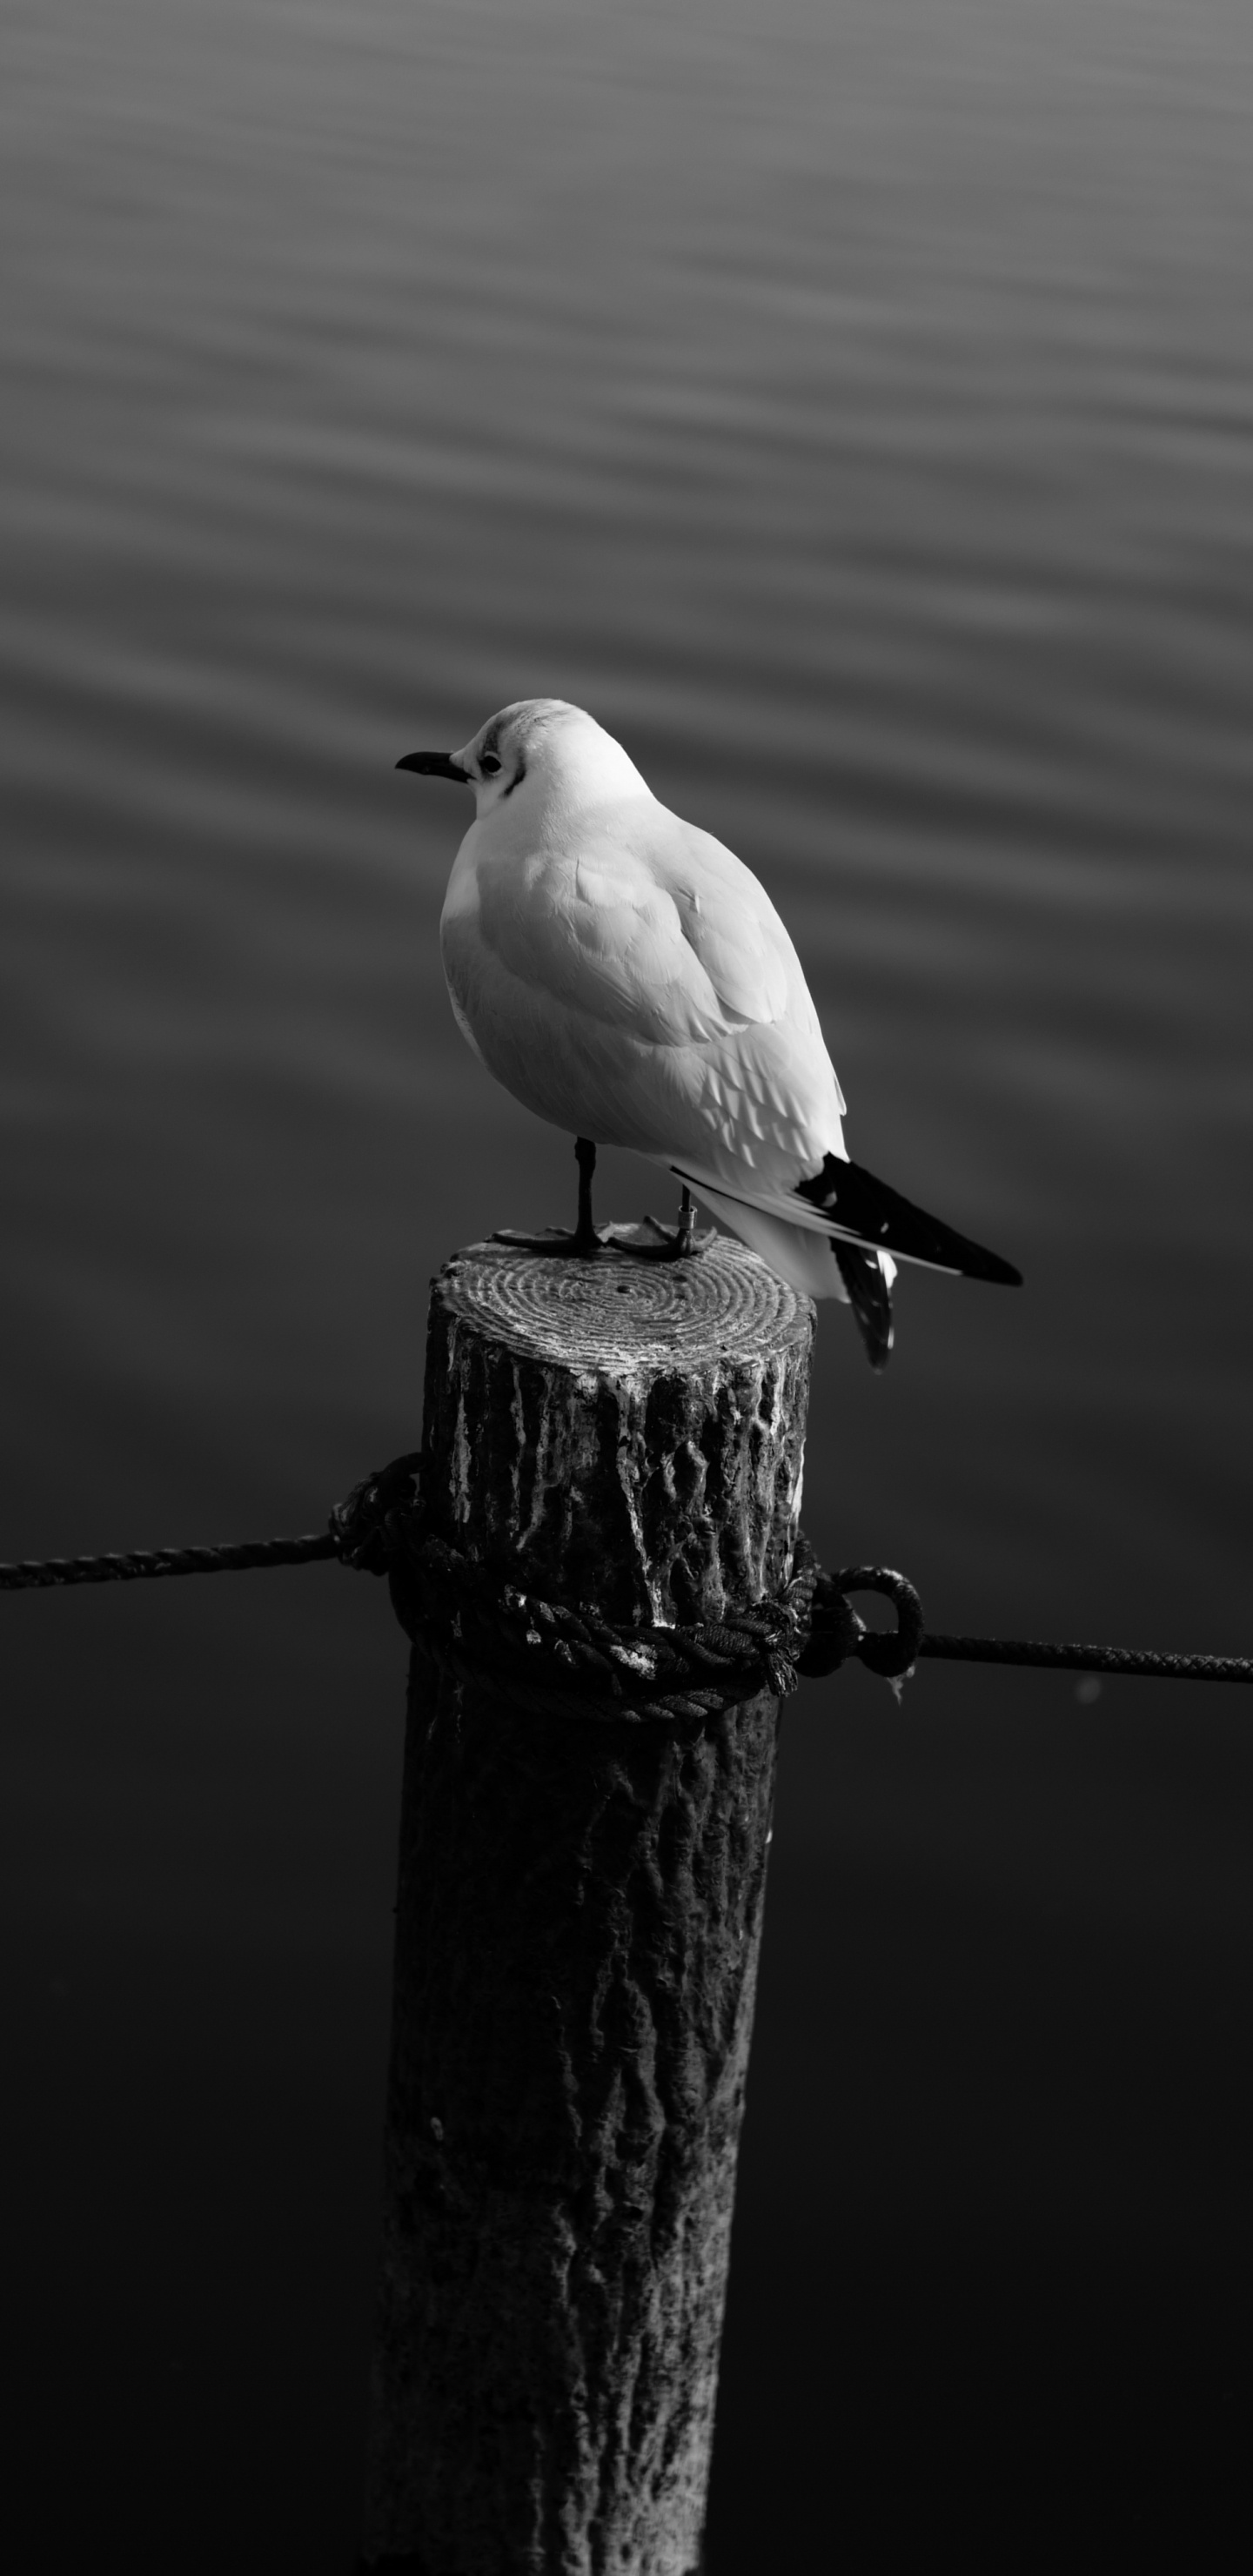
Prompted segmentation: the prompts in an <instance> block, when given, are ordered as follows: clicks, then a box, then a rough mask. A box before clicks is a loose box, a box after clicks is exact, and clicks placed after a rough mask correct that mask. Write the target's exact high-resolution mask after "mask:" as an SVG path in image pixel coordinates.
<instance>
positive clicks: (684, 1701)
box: [0, 1452, 1253, 1721]
mask: <svg viewBox="0 0 1253 2576" xmlns="http://www.w3.org/2000/svg"><path fill="white" fill-rule="evenodd" d="M421 1464H422V1462H421V1458H420V1456H419V1454H418V1453H417V1452H412V1453H410V1454H409V1455H408V1456H406V1457H404V1458H396V1459H393V1461H392V1463H391V1465H390V1466H388V1467H384V1468H382V1469H380V1470H379V1472H378V1473H377V1474H376V1475H373V1476H367V1477H365V1478H364V1479H363V1481H362V1483H361V1484H359V1485H357V1486H354V1488H353V1491H352V1493H351V1494H350V1495H349V1496H348V1497H347V1500H346V1501H345V1502H343V1503H339V1504H337V1505H336V1507H335V1509H334V1511H333V1512H332V1514H331V1518H330V1525H329V1527H328V1528H327V1529H326V1530H324V1531H316V1530H315V1531H311V1532H310V1533H308V1534H307V1535H306V1536H305V1537H303V1538H269V1539H245V1540H242V1541H239V1542H237V1543H235V1544H234V1545H230V1546H225V1547H162V1548H151V1549H146V1550H145V1549H131V1550H129V1551H128V1552H127V1553H125V1554H121V1555H109V1556H69V1557H64V1556H54V1557H45V1558H38V1559H36V1558H28V1559H24V1560H23V1561H22V1562H21V1563H19V1564H14V1565H0V1591H4V1592H24V1591H33V1590H36V1589H42V1588H44V1587H46V1586H50V1585H61V1584H69V1583H129V1582H136V1581H138V1580H140V1579H142V1578H144V1577H147V1576H155V1575H172V1574H224V1573H232V1572H239V1571H242V1570H245V1569H248V1568H253V1569H258V1570H264V1569H265V1568H267V1567H269V1566H272V1565H310V1564H313V1563H316V1562H318V1561H320V1560H324V1559H326V1558H330V1557H334V1558H336V1559H337V1560H338V1562H339V1563H340V1564H342V1565H347V1566H351V1567H353V1568H354V1569H355V1570H357V1571H358V1572H361V1573H368V1574H375V1575H389V1576H390V1577H391V1578H392V1583H393V1591H394V1593H395V1595H396V1598H397V1606H398V1608H400V1609H401V1610H402V1615H403V1617H404V1620H405V1624H406V1626H408V1627H409V1629H410V1632H411V1634H413V1635H414V1636H415V1637H420V1638H421V1641H422V1643H423V1645H424V1646H425V1647H426V1648H427V1649H428V1650H429V1651H430V1652H432V1653H433V1654H435V1655H436V1656H437V1658H438V1659H439V1660H441V1661H442V1662H444V1663H447V1664H449V1665H450V1666H451V1667H452V1668H453V1669H455V1670H456V1671H458V1672H459V1673H462V1674H463V1675H468V1674H471V1673H473V1674H474V1675H475V1676H477V1677H482V1676H483V1675H484V1674H487V1675H489V1676H491V1677H494V1678H496V1679H498V1680H499V1681H500V1683H501V1685H502V1687H507V1688H508V1690H509V1692H510V1694H511V1696H513V1697H515V1698H520V1699H521V1700H522V1702H524V1703H525V1704H528V1705H538V1704H543V1705H545V1706H552V1705H553V1704H554V1703H558V1704H559V1703H560V1702H561V1701H562V1700H565V1701H566V1702H567V1703H568V1702H569V1699H570V1698H571V1697H572V1696H577V1697H578V1698H579V1700H580V1701H581V1703H582V1707H583V1709H584V1711H586V1709H587V1707H588V1706H589V1705H592V1706H594V1707H595V1709H596V1712H597V1714H599V1715H603V1716H605V1717H608V1718H613V1717H619V1718H621V1717H629V1718H636V1719H639V1718H645V1719H649V1718H651V1719H656V1718H667V1719H671V1720H673V1719H676V1718H677V1719H683V1720H691V1721H696V1720H704V1719H706V1718H709V1717H711V1716H716V1715H719V1714H720V1713H721V1712H722V1711H723V1710H724V1709H726V1708H730V1707H733V1706H734V1705H735V1704H736V1703H737V1702H738V1701H740V1700H743V1699H747V1698H751V1697H753V1696H755V1695H756V1694H757V1693H759V1692H761V1691H765V1690H769V1691H772V1692H774V1693H775V1695H776V1696H777V1697H782V1696H784V1695H785V1694H786V1693H787V1692H789V1691H792V1690H795V1688H796V1685H797V1681H798V1679H799V1678H800V1677H805V1678H807V1679H815V1678H821V1677H822V1676H823V1675H825V1674H828V1673H833V1672H835V1671H837V1670H838V1668H839V1666H840V1665H841V1664H843V1663H846V1662H847V1661H848V1660H849V1659H850V1657H854V1658H856V1659H857V1661H859V1662H860V1663H863V1664H865V1665H866V1666H867V1668H868V1670H869V1671H871V1672H874V1673H879V1674H881V1675H882V1676H883V1678H884V1679H885V1680H887V1681H890V1682H893V1683H899V1682H900V1681H901V1680H903V1678H904V1677H905V1675H906V1674H908V1673H910V1672H912V1670H913V1668H914V1665H915V1663H916V1662H917V1661H918V1659H919V1658H920V1657H924V1656H926V1657H933V1658H935V1659H937V1660H939V1661H943V1662H949V1663H982V1664H1014V1665H1019V1666H1023V1665H1027V1666H1030V1665H1036V1666H1042V1667H1045V1668H1049V1669H1052V1670H1055V1671H1057V1670H1060V1671H1065V1672H1088V1673H1126V1674H1135V1675H1138V1676H1141V1677H1146V1678H1151V1679H1157V1680H1163V1681H1200V1682H1253V1656H1248V1655H1164V1654H1156V1653H1154V1652H1152V1651H1150V1650H1147V1649H1146V1650H1139V1649H1136V1648H1133V1647H1128V1646H1089V1645H1067V1644H1057V1645H1053V1644H1048V1643H1046V1642H1043V1641H1041V1640H1038V1639H1032V1638H1010V1637H949V1636H938V1635H933V1634H932V1633H931V1632H930V1631H928V1630H927V1629H926V1628H925V1627H924V1624H923V1615H922V1603H921V1601H920V1600H919V1597H918V1594H917V1592H916V1591H915V1589H914V1586H913V1584H912V1583H910V1582H909V1581H908V1580H907V1578H906V1577H905V1576H904V1575H903V1574H897V1573H895V1572H894V1571H893V1570H892V1568H891V1567H890V1566H883V1565H847V1566H842V1567H840V1568H839V1569H838V1570H837V1571H836V1572H835V1573H831V1574H828V1573H825V1572H824V1571H823V1570H822V1568H821V1567H820V1566H819V1565H818V1563H817V1561H816V1559H815V1557H814V1554H813V1550H812V1548H811V1547H810V1546H809V1543H808V1541H807V1540H806V1539H804V1538H798V1540H797V1543H796V1547H795V1550H794V1571H793V1575H792V1579H791V1581H790V1582H789V1583H788V1584H787V1585H785V1586H784V1588H783V1591H782V1592H781V1593H780V1595H779V1597H778V1598H777V1599H776V1600H775V1601H772V1602H763V1603H762V1604H760V1606H759V1607H758V1608H757V1609H755V1610H751V1611H736V1612H727V1613H726V1614H725V1615H724V1616H723V1618H722V1619H720V1620H711V1619H705V1620H698V1621H694V1622H691V1623H688V1624H686V1625H681V1626H678V1627H663V1626H660V1625H658V1624H654V1623H647V1622H646V1623H643V1624H641V1625H638V1626H633V1627H626V1626H615V1625H614V1624H613V1623H612V1622H611V1621H609V1620H607V1619H602V1618H601V1616H600V1614H599V1612H597V1611H594V1610H592V1609H590V1608H587V1607H582V1608H580V1609H578V1610H573V1609H570V1608H568V1607H566V1606H565V1605H563V1604H562V1603H559V1602H552V1601H545V1600H542V1599H540V1598H539V1596H538V1595H536V1594H535V1593H532V1592H527V1591H525V1590H523V1589H521V1588H520V1587H519V1586H518V1585H517V1584H516V1583H512V1582H510V1581H509V1580H508V1579H507V1576H506V1575H505V1574H504V1573H503V1572H502V1570H501V1569H500V1568H492V1567H489V1566H484V1565H481V1564H479V1563H478V1562H476V1561H475V1560H472V1559H471V1558H469V1557H466V1556H463V1555H462V1554H461V1553H460V1551H459V1550H458V1549H456V1548H454V1547H450V1546H449V1545H448V1544H447V1542H446V1541H445V1540H443V1539H440V1538H437V1537H436V1536H435V1535H434V1534H433V1533H432V1532H430V1531H428V1530H427V1528H426V1527H425V1520H424V1513H423V1507H422V1500H421ZM866 1592H870V1593H876V1594H878V1595H879V1596H880V1597H881V1598H883V1599H885V1600H888V1601H890V1602H891V1604H892V1606H893V1608H894V1610H895V1612H896V1626H895V1627H894V1628H892V1629H889V1630H887V1631H882V1630H876V1629H871V1628H868V1627H867V1626H866V1623H865V1621H864V1620H863V1619H862V1618H861V1617H860V1616H859V1614H858V1613H857V1611H856V1610H854V1608H853V1606H852V1603H851V1600H850V1598H849V1595H850V1594H851V1593H866Z"/></svg>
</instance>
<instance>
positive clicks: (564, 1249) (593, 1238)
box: [492, 1225, 612, 1261]
mask: <svg viewBox="0 0 1253 2576" xmlns="http://www.w3.org/2000/svg"><path fill="white" fill-rule="evenodd" d="M492 1241H493V1243H507V1244H508V1245H509V1248H510V1251H511V1252H543V1253H546V1254H547V1255H548V1257H549V1259H550V1260H557V1261H594V1260H595V1259H596V1256H597V1253H599V1252H608V1251H609V1250H610V1249H611V1248H612V1247H611V1246H610V1244H609V1243H608V1241H607V1240H606V1238H605V1236H604V1235H603V1234H598V1233H597V1232H596V1230H595V1228H594V1227H593V1229H592V1231H591V1233H590V1234H585V1233H584V1232H583V1231H582V1230H581V1229H580V1230H579V1231H578V1232H576V1233H574V1234H571V1232H570V1231H569V1228H568V1227H566V1226H562V1225H549V1226H545V1228H544V1231H543V1233H542V1234H519V1233H518V1232H516V1230H515V1229H514V1227H513V1226H498V1227H497V1229H496V1232H495V1233H494V1234H493V1236H492Z"/></svg>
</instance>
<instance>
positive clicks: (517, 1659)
mask: <svg viewBox="0 0 1253 2576" xmlns="http://www.w3.org/2000/svg"><path fill="white" fill-rule="evenodd" d="M421 1465H422V1461H421V1456H420V1454H419V1453H417V1452H414V1453H413V1454H412V1455H410V1456H407V1457H404V1458H397V1459H394V1460H393V1461H392V1463H391V1465H390V1466H388V1467H384V1468H383V1469H381V1470H380V1472H379V1473H378V1474H377V1475H374V1476H367V1477H365V1478H364V1479H363V1481H362V1482H361V1484H359V1485H356V1486H354V1488H353V1491H352V1493H351V1494H350V1495H349V1496H348V1497H347V1499H346V1501H345V1502H343V1503H341V1504H340V1505H338V1506H337V1508H336V1510H335V1512H334V1513H333V1514H332V1528H333V1530H334V1532H335V1535H336V1538H337V1540H338V1546H339V1554H340V1556H341V1558H342V1560H343V1562H344V1563H345V1564H346V1565H351V1566H354V1567H356V1568H357V1569H358V1570H359V1571H361V1572H363V1573H369V1574H377V1575H384V1574H385V1575H388V1576H389V1577H390V1578H391V1580H392V1584H393V1591H394V1592H395V1591H396V1590H397V1589H398V1588H400V1589H402V1590H403V1593H404V1595H405V1602H404V1607H403V1608H402V1610H401V1615H402V1620H403V1624H404V1625H405V1626H406V1627H408V1628H409V1629H410V1631H411V1633H414V1622H415V1613H416V1614H417V1617H418V1618H419V1619H420V1623H421V1630H422V1639H423V1643H424V1644H425V1645H426V1646H427V1648H428V1650H429V1651H430V1652H432V1653H434V1654H435V1655H436V1656H437V1657H438V1658H439V1659H440V1660H441V1661H443V1662H446V1663H448V1664H449V1665H451V1667H452V1668H453V1669H454V1670H460V1671H464V1670H467V1669H470V1668H473V1669H475V1670H477V1671H480V1672H481V1671H484V1670H487V1671H488V1672H495V1673H497V1674H498V1675H499V1676H500V1678H501V1679H502V1680H505V1679H507V1681H508V1685H509V1689H510V1693H511V1696H513V1697H515V1698H516V1697H517V1695H518V1693H519V1691H521V1692H523V1693H525V1694H526V1695H527V1697H528V1698H542V1699H543V1700H545V1701H546V1702H551V1701H552V1700H554V1699H556V1700H558V1701H559V1700H560V1699H561V1697H562V1696H563V1695H569V1694H571V1693H577V1694H578V1696H579V1698H580V1699H581V1700H582V1701H583V1702H584V1703H585V1704H591V1705H595V1706H598V1707H599V1709H600V1713H601V1714H602V1715H603V1716H604V1717H606V1718H613V1719H622V1718H635V1719H641V1720H646V1719H654V1720H656V1719H669V1720H675V1719H678V1720H680V1721H682V1720H684V1719H690V1720H693V1721H696V1720H704V1719H706V1718H709V1717H716V1716H720V1715H721V1714H722V1712H723V1711H724V1710H725V1709H728V1708H731V1707H734V1706H735V1704H736V1703H737V1702H738V1701H740V1700H745V1699H751V1698H753V1697H754V1696H755V1695H756V1693H757V1692H759V1691H762V1690H772V1691H774V1692H776V1693H777V1694H778V1695H779V1696H780V1697H783V1696H785V1695H786V1694H787V1693H789V1692H791V1691H794V1690H795V1689H796V1686H797V1682H798V1680H799V1679H800V1678H801V1677H802V1676H803V1677H805V1678H806V1679H810V1678H814V1679H818V1678H821V1677H822V1676H823V1675H825V1674H827V1673H833V1672H834V1671H836V1669H837V1667H838V1666H839V1665H840V1664H842V1663H844V1662H845V1661H846V1660H847V1658H848V1657H849V1656H850V1655H856V1656H858V1657H859V1658H860V1660H861V1661H862V1662H863V1663H865V1664H866V1665H867V1666H868V1667H869V1669H870V1670H871V1671H872V1672H876V1673H879V1674H881V1675H882V1676H883V1677H884V1679H885V1680H889V1681H895V1680H898V1679H900V1678H901V1677H903V1676H904V1675H905V1674H906V1673H908V1672H909V1671H910V1670H911V1669H912V1667H913V1664H914V1660H915V1657H916V1655H917V1653H918V1647H919V1641H920V1639H921V1636H922V1604H921V1602H920V1600H919V1598H918V1595H917V1593H916V1591H915V1590H914V1587H913V1585H912V1583H909V1582H907V1581H906V1578H905V1576H904V1575H903V1574H894V1573H892V1572H891V1571H890V1570H889V1569H888V1568H886V1567H883V1566H869V1565H858V1566H849V1567H846V1568H842V1569H840V1570H839V1571H838V1572H837V1573H834V1574H825V1573H823V1571H822V1569H821V1568H820V1567H819V1565H818V1563H817V1560H816V1558H815V1556H814V1553H813V1550H812V1548H811V1547H810V1545H809V1543H808V1540H806V1539H804V1538H799V1539H798V1541H797V1544H796V1547H795V1550H794V1552H793V1564H794V1570H793V1573H792V1576H791V1579H790V1581H789V1582H788V1583H787V1584H786V1585H785V1586H784V1589H783V1591H782V1593H781V1594H780V1596H779V1597H778V1598H777V1599H776V1600H775V1601H773V1602H766V1603H763V1604H762V1605H761V1606H760V1607H759V1608H757V1609H756V1610H752V1611H739V1612H735V1613H733V1614H728V1615H727V1616H724V1617H723V1618H722V1619H720V1620H709V1619H705V1620H698V1621H694V1622H691V1623H689V1624H685V1625H677V1626H661V1625H658V1624H656V1623H647V1624H642V1625H636V1626H633V1627H629V1628H627V1627H618V1626H615V1625H614V1624H613V1623H612V1622H611V1621H609V1620H607V1619H605V1618H603V1617H601V1616H600V1614H599V1613H598V1612H596V1611H593V1610H589V1609H581V1610H572V1609H570V1608H568V1607H566V1606H565V1605H563V1604H562V1603H559V1602H552V1601H545V1600H542V1599H541V1598H539V1597H538V1596H537V1595H536V1594H535V1593H533V1592H530V1591H525V1590H523V1589H521V1588H520V1587H519V1586H518V1585H517V1584H516V1583H512V1582H510V1581H509V1580H508V1579H507V1578H506V1577H505V1576H503V1575H502V1573H501V1572H500V1571H499V1570H494V1569H493V1568H491V1567H490V1566H486V1565H482V1564H477V1563H474V1562H473V1561H472V1560H471V1559H469V1558H468V1557H465V1556H463V1555H461V1554H460V1553H459V1551H458V1550H457V1549H456V1548H453V1547H450V1546H449V1545H448V1544H447V1543H446V1541H444V1540H443V1539H441V1538H437V1537H434V1536H432V1535H431V1534H430V1533H429V1532H428V1531H427V1529H426V1526H425V1515H424V1512H423V1505H422V1495H421ZM850 1591H856V1592H861V1591H866V1592H879V1593H882V1594H883V1595H884V1596H885V1597H886V1598H887V1599H889V1600H890V1601H892V1602H893V1603H894V1605H895V1608H896V1612H897V1626H896V1628H895V1630H893V1631H891V1632H890V1633H888V1634H886V1635H883V1634H877V1633H875V1632H874V1631H872V1630H870V1629H868V1628H867V1627H866V1624H865V1622H864V1620H862V1619H861V1618H859V1616H858V1614H857V1612H856V1611H855V1610H854V1609H853V1608H852V1606H851V1604H850V1602H849V1600H848V1598H847V1595H848V1593H849V1592H850ZM400 1606H401V1605H400V1604H399V1603H398V1607H400Z"/></svg>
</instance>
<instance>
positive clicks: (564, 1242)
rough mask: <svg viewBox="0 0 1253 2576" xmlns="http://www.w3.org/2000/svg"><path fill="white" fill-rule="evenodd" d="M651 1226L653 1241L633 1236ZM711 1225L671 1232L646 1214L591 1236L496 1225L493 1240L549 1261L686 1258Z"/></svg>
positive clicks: (708, 1238) (706, 1240)
mask: <svg viewBox="0 0 1253 2576" xmlns="http://www.w3.org/2000/svg"><path fill="white" fill-rule="evenodd" d="M646 1225H649V1226H651V1227H652V1229H653V1232H654V1234H655V1235H656V1236H657V1237H658V1238H659V1239H658V1241H657V1242H656V1243H641V1242H639V1241H637V1240H636V1238H637V1237H638V1236H639V1235H641V1234H642V1233H643V1230H644V1226H646ZM713 1239H714V1233H713V1228H712V1227H711V1228H710V1230H709V1231H708V1233H706V1234H697V1233H696V1232H695V1231H694V1229H693V1228H692V1227H691V1226H688V1227H686V1228H685V1227H684V1226H683V1225H681V1224H680V1225H677V1226H676V1227H675V1229H674V1232H673V1234H672V1233H671V1232H670V1230H669V1228H668V1227H667V1226H664V1225H662V1224H660V1223H659V1221H658V1219H657V1218H656V1217H655V1216H646V1217H645V1218H644V1219H643V1223H642V1224H640V1225H607V1226H606V1227H605V1228H604V1230H603V1232H602V1231H594V1232H593V1233H592V1234H591V1235H586V1234H579V1233H574V1234H571V1233H570V1232H569V1231H568V1230H567V1229H566V1228H565V1227H564V1226H559V1225H550V1226H545V1228H544V1231H543V1233H542V1234H522V1233H519V1232H518V1231H516V1229H515V1228H514V1227H513V1226H499V1227H498V1228H497V1230H496V1232H495V1233H494V1234H493V1236H492V1242H493V1243H507V1244H508V1246H509V1249H510V1251H511V1252H542V1253H545V1254H546V1255H547V1256H548V1258H549V1259H550V1260H558V1261H595V1259H596V1257H597V1255H598V1254H599V1253H602V1252H622V1253H625V1254H626V1255H627V1257H628V1258H629V1259H630V1260H632V1261H686V1260H687V1259H688V1258H689V1256H691V1255H694V1254H695V1255H698V1254H700V1253H702V1252H703V1251H704V1250H705V1247H706V1245H707V1244H710V1243H712V1242H713Z"/></svg>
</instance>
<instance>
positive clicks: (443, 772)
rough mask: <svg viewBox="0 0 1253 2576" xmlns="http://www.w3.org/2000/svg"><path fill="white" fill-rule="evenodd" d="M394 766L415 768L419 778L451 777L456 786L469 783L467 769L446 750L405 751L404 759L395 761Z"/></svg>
mask: <svg viewBox="0 0 1253 2576" xmlns="http://www.w3.org/2000/svg"><path fill="white" fill-rule="evenodd" d="M396 767H397V769H416V770H417V772H418V775H419V777H421V778H452V779H455V780H456V783H457V785H458V787H468V786H469V784H470V772H469V770H468V769H463V768H462V766H461V763H460V761H459V760H454V759H453V758H452V756H451V754H450V753H449V752H446V751H407V752H406V753H405V756H404V759H403V760H398V761H397V763H396Z"/></svg>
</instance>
